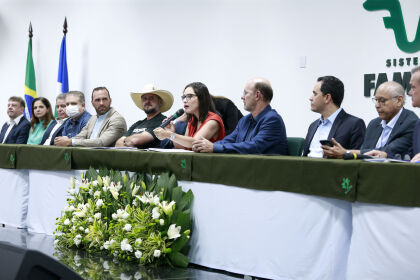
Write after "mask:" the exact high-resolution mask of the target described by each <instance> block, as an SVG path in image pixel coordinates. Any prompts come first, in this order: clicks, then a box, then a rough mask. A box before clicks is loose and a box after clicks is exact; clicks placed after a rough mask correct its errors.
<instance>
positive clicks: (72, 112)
mask: <svg viewBox="0 0 420 280" xmlns="http://www.w3.org/2000/svg"><path fill="white" fill-rule="evenodd" d="M80 111H81V110H80V106H78V105H69V106H66V114H67V116H69V117H70V118H74V117H76V116H77V115H79V114H80Z"/></svg>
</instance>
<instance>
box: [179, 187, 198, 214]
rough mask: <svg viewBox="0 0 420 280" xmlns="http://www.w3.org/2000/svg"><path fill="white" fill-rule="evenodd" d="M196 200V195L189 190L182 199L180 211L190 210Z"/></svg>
mask: <svg viewBox="0 0 420 280" xmlns="http://www.w3.org/2000/svg"><path fill="white" fill-rule="evenodd" d="M193 200H194V194H193V193H192V191H191V190H188V191H187V192H186V193H185V194H184V196H183V197H182V200H181V202H180V203H179V205H178V207H179V209H180V210H185V209H190V208H191V204H192V202H193Z"/></svg>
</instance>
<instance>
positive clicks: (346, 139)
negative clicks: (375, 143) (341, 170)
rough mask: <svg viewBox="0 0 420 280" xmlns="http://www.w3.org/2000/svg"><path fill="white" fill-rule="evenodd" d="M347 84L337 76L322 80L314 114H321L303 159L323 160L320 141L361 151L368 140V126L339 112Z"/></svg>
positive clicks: (307, 140)
mask: <svg viewBox="0 0 420 280" xmlns="http://www.w3.org/2000/svg"><path fill="white" fill-rule="evenodd" d="M343 98H344V84H343V82H342V81H340V79H338V78H336V77H334V76H324V77H319V78H318V80H317V83H316V84H315V86H314V89H313V91H312V96H311V97H310V98H309V100H310V101H311V110H312V111H314V112H316V113H320V114H321V118H320V119H317V120H316V121H314V122H313V123H312V124H311V125H310V126H309V129H308V133H307V134H306V138H305V143H304V145H303V156H309V157H323V152H322V148H321V143H320V142H319V141H320V140H331V138H334V139H335V140H337V141H338V142H339V143H341V144H342V145H343V146H344V147H345V148H346V149H360V146H361V145H362V142H363V138H364V136H365V130H366V126H365V122H364V121H363V120H362V119H360V118H357V117H355V116H352V115H350V114H347V113H346V112H345V111H344V109H342V108H340V106H341V102H342V101H343Z"/></svg>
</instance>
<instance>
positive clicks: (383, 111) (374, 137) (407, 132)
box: [323, 82, 418, 158]
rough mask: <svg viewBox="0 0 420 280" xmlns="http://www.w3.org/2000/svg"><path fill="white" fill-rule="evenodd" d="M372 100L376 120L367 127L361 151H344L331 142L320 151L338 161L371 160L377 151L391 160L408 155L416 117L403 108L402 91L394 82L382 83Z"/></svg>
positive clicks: (338, 145) (335, 142)
mask: <svg viewBox="0 0 420 280" xmlns="http://www.w3.org/2000/svg"><path fill="white" fill-rule="evenodd" d="M372 99H373V101H374V102H375V108H376V111H377V112H378V115H379V117H378V118H376V119H373V120H372V121H371V122H370V123H369V125H368V127H367V129H366V136H365V139H364V141H363V144H362V147H361V148H360V150H351V151H346V149H344V148H343V147H342V146H341V145H340V143H338V142H337V141H334V140H333V143H334V146H333V147H325V148H324V147H323V148H324V154H326V155H327V156H328V157H338V158H339V157H342V155H343V154H344V153H346V152H351V153H355V154H361V153H366V154H368V155H373V156H376V155H377V151H381V152H385V153H386V154H388V155H392V156H395V155H397V154H399V155H400V156H403V155H405V154H408V152H409V149H410V148H411V145H412V137H413V131H414V126H415V125H416V121H417V120H418V117H417V115H416V114H415V113H414V112H412V111H410V110H407V109H405V108H404V107H403V105H404V88H403V87H402V86H401V85H400V84H399V83H396V82H385V83H383V84H381V85H380V86H379V87H378V89H377V90H376V95H375V97H373V98H372Z"/></svg>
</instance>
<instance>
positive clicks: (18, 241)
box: [0, 227, 243, 280]
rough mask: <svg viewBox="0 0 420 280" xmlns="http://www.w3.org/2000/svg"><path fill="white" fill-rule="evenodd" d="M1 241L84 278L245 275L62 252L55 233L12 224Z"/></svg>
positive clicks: (225, 279)
mask: <svg viewBox="0 0 420 280" xmlns="http://www.w3.org/2000/svg"><path fill="white" fill-rule="evenodd" d="M0 241H5V242H9V243H12V244H13V245H15V246H19V247H23V248H28V249H32V250H38V251H41V252H42V253H44V254H46V255H48V256H51V257H53V258H54V259H56V260H59V261H60V262H61V263H64V264H66V265H67V266H68V267H70V268H71V269H73V270H74V271H76V272H77V273H78V274H79V275H81V276H82V277H83V278H85V279H132V280H135V279H143V280H144V279H147V280H148V279H206V280H207V279H208V280H216V279H217V280H219V279H220V280H231V279H238V278H239V279H240V278H242V279H243V276H241V275H233V274H229V273H223V272H220V271H214V270H211V269H206V268H202V267H198V266H194V265H191V266H190V267H189V268H186V269H182V268H171V267H168V266H166V267H158V268H152V267H140V266H138V265H135V264H132V263H124V262H114V261H113V260H112V259H109V258H103V257H94V258H92V257H88V256H86V254H84V252H80V251H79V252H78V251H74V250H68V251H66V252H59V251H57V250H56V249H55V248H54V237H53V236H51V235H46V234H38V233H31V232H28V231H26V230H23V229H16V228H11V227H0ZM0 261H1V260H0Z"/></svg>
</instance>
